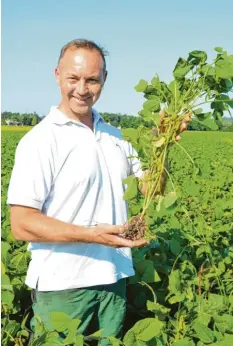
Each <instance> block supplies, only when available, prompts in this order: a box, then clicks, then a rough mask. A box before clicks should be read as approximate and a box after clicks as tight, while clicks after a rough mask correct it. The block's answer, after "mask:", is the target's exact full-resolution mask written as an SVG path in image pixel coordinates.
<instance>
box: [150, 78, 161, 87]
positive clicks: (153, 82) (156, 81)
mask: <svg viewBox="0 0 233 346" xmlns="http://www.w3.org/2000/svg"><path fill="white" fill-rule="evenodd" d="M151 84H152V85H153V87H155V88H156V89H157V90H161V84H160V80H159V77H158V76H156V77H154V78H153V79H152V80H151Z"/></svg>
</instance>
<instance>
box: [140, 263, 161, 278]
mask: <svg viewBox="0 0 233 346" xmlns="http://www.w3.org/2000/svg"><path fill="white" fill-rule="evenodd" d="M135 266H136V273H137V274H138V275H139V276H140V281H145V282H149V283H150V282H158V281H160V280H161V279H160V277H159V275H158V273H157V271H156V270H155V268H154V263H153V261H151V260H143V261H139V262H137V263H136V265H135Z"/></svg>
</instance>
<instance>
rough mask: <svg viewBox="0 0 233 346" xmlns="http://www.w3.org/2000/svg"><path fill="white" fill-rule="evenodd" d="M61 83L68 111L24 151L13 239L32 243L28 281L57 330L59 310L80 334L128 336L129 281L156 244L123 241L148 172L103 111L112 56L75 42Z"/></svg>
mask: <svg viewBox="0 0 233 346" xmlns="http://www.w3.org/2000/svg"><path fill="white" fill-rule="evenodd" d="M55 77H56V80H57V82H58V85H59V87H60V91H61V102H60V104H59V106H58V107H52V108H51V110H50V112H49V114H48V116H46V117H45V119H44V120H42V121H41V122H40V123H39V124H38V125H36V126H35V127H34V128H33V129H32V130H31V131H30V132H28V133H27V134H26V135H25V136H24V137H23V138H22V139H21V141H20V142H19V144H18V147H17V150H16V155H15V164H14V168H13V171H12V176H11V180H10V185H9V191H8V204H9V205H10V206H11V229H12V233H13V235H14V237H15V238H16V239H17V240H23V241H27V242H29V246H28V249H29V250H30V251H31V261H30V264H29V268H28V272H27V277H26V284H27V285H28V286H29V287H31V288H32V298H33V311H34V314H36V315H38V316H39V317H40V319H41V320H42V322H43V323H44V324H45V325H46V326H47V327H48V328H52V325H51V323H50V313H51V312H54V311H57V312H65V313H66V314H68V315H69V316H71V317H72V318H79V319H80V320H81V324H80V325H79V328H78V333H83V334H84V335H88V334H89V333H91V332H94V331H96V330H99V329H103V334H102V336H116V337H121V335H122V326H123V322H124V316H125V312H126V294H125V291H126V278H127V277H129V276H132V275H134V269H133V264H132V258H131V250H130V248H133V247H138V246H143V245H145V244H146V243H147V242H146V241H145V240H143V239H141V240H136V241H131V240H127V239H124V238H123V237H120V236H119V234H120V233H123V232H124V231H125V229H124V227H123V225H124V224H125V222H126V220H127V204H126V202H125V201H124V200H123V198H122V197H123V194H124V191H125V186H124V184H123V183H122V181H123V180H124V179H125V178H126V177H127V176H129V175H131V174H134V175H135V176H136V177H138V178H139V177H141V176H142V175H143V174H144V173H143V172H142V170H141V168H140V162H139V160H138V159H137V154H136V152H135V150H134V149H133V148H132V146H131V144H130V143H128V142H126V141H124V140H123V138H122V136H121V133H120V131H119V130H118V129H116V128H115V127H113V126H110V125H108V124H106V123H105V122H104V120H103V118H102V117H101V116H100V115H99V113H98V112H97V111H96V110H95V109H94V108H93V105H94V104H95V103H96V101H97V100H98V98H99V97H100V95H101V90H102V88H103V86H104V83H105V81H106V78H107V71H106V62H105V56H104V51H103V50H102V49H101V48H100V47H99V46H97V45H96V44H95V43H94V42H92V41H87V40H82V39H79V40H74V41H71V42H69V43H68V44H66V45H65V46H64V47H63V48H62V50H61V53H60V57H59V61H58V66H57V67H56V69H55ZM185 127H186V124H185V122H184V123H183V124H182V125H181V129H180V131H183V130H184V129H185ZM34 322H35V319H32V322H31V325H32V328H33V327H34ZM63 337H65V336H63ZM104 342H105V344H106V345H107V344H108V341H107V339H105V340H104V341H102V345H104Z"/></svg>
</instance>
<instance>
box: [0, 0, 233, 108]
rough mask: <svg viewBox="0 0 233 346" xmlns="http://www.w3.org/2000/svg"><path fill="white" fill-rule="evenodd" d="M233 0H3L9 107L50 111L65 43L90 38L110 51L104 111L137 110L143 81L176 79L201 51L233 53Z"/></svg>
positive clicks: (101, 102) (5, 87) (4, 74)
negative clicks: (182, 61)
mask: <svg viewBox="0 0 233 346" xmlns="http://www.w3.org/2000/svg"><path fill="white" fill-rule="evenodd" d="M232 13H233V1H232V0H222V1H219V0H218V1H217V0H205V1H204V0H202V1H201V0H195V1H183V0H163V1H157V0H144V1H143V0H118V1H113V0H112V1H110V0H108V1H107V0H98V1H97V0H88V1H84V0H82V1H79V0H67V1H66V0H20V1H16V0H2V111H4V110H8V111H12V112H21V113H22V112H33V111H36V112H37V113H38V114H39V115H46V114H47V113H48V111H49V108H50V106H52V105H57V104H58V103H59V100H60V93H59V89H58V87H57V84H56V82H55V79H54V68H55V67H56V62H57V58H58V56H59V53H60V49H61V47H62V46H63V45H64V44H66V43H67V42H68V41H70V40H72V39H74V38H87V39H91V40H94V41H95V42H96V43H99V44H101V45H102V46H104V47H105V49H107V50H108V52H109V56H108V57H107V69H108V72H109V75H108V80H107V82H106V84H105V88H104V91H103V94H102V95H101V97H100V99H99V101H98V102H97V104H96V105H95V108H96V109H97V110H99V111H100V112H104V111H106V112H116V113H126V114H133V115H136V114H137V112H138V111H139V110H140V109H141V107H142V103H143V97H142V95H141V94H140V93H137V92H136V91H135V90H134V86H135V85H136V84H137V83H138V81H139V80H140V79H146V80H151V79H152V77H153V76H154V74H155V73H158V74H159V76H160V78H161V79H164V80H165V81H167V82H168V81H169V80H170V79H171V78H172V70H173V67H174V65H175V63H176V61H177V59H178V58H179V56H183V57H186V56H187V54H188V52H190V51H192V50H194V49H200V50H205V51H206V52H207V53H208V55H209V57H210V58H212V57H213V56H214V51H213V48H214V47H216V46H221V47H223V48H224V49H226V50H227V51H228V52H230V53H231V54H232V53H233V36H232V31H233V27H232V26H233V25H232V24H233V22H232Z"/></svg>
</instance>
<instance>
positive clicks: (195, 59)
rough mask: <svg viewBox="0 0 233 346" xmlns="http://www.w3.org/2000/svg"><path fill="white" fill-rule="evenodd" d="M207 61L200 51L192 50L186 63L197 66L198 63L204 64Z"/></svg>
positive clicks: (203, 53)
mask: <svg viewBox="0 0 233 346" xmlns="http://www.w3.org/2000/svg"><path fill="white" fill-rule="evenodd" d="M206 60H207V54H206V52H204V51H201V50H193V51H192V52H190V53H189V57H188V61H191V62H192V63H194V64H198V63H199V62H200V61H202V62H205V61H206Z"/></svg>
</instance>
